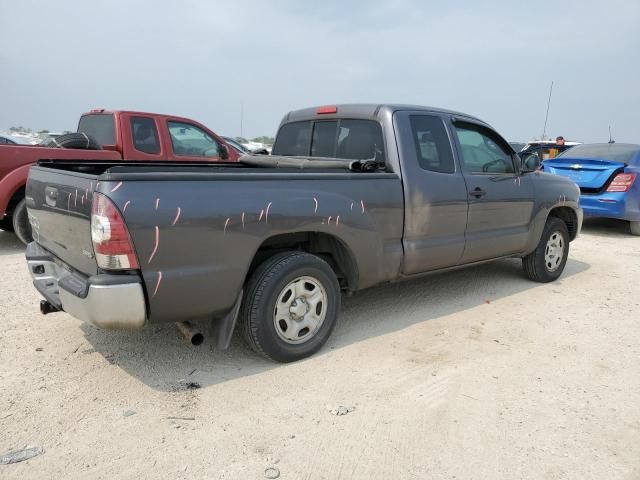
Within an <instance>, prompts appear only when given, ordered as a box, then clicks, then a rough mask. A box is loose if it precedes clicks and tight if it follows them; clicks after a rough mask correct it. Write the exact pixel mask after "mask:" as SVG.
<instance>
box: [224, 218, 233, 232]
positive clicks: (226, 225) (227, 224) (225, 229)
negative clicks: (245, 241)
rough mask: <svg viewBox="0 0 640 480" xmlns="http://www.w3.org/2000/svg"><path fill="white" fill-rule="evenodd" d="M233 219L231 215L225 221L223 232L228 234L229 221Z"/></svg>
mask: <svg viewBox="0 0 640 480" xmlns="http://www.w3.org/2000/svg"><path fill="white" fill-rule="evenodd" d="M230 221H231V217H228V218H227V219H226V220H225V221H224V230H223V233H224V234H225V235H226V234H227V227H228V226H229V222H230Z"/></svg>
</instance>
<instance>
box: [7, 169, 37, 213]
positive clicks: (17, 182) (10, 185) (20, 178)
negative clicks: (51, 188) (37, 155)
mask: <svg viewBox="0 0 640 480" xmlns="http://www.w3.org/2000/svg"><path fill="white" fill-rule="evenodd" d="M29 168H31V165H23V166H21V167H18V168H16V169H15V170H13V171H12V172H11V173H9V174H8V175H7V176H6V177H4V178H3V179H2V180H0V218H2V217H4V216H5V214H6V213H8V212H7V208H8V206H9V202H10V201H11V198H12V197H13V195H15V193H16V192H17V191H18V190H20V189H21V188H22V187H24V186H25V184H26V183H27V177H28V176H29Z"/></svg>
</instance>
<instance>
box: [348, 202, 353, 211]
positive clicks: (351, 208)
mask: <svg viewBox="0 0 640 480" xmlns="http://www.w3.org/2000/svg"><path fill="white" fill-rule="evenodd" d="M349 210H353V202H351V207H350V208H349Z"/></svg>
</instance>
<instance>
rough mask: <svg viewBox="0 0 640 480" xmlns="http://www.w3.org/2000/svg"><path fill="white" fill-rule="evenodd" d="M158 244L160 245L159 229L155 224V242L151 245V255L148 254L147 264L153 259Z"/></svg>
mask: <svg viewBox="0 0 640 480" xmlns="http://www.w3.org/2000/svg"><path fill="white" fill-rule="evenodd" d="M159 246H160V229H159V228H158V226H157V225H156V244H155V246H154V247H153V252H151V255H150V256H149V261H148V262H147V264H149V263H151V260H153V257H155V255H156V252H157V251H158V247H159Z"/></svg>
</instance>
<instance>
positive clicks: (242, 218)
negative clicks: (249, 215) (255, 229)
mask: <svg viewBox="0 0 640 480" xmlns="http://www.w3.org/2000/svg"><path fill="white" fill-rule="evenodd" d="M240 219H241V220H242V229H243V230H244V212H242V216H241V217H240Z"/></svg>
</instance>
